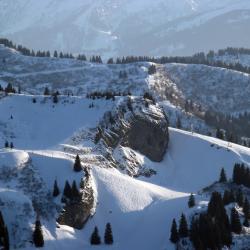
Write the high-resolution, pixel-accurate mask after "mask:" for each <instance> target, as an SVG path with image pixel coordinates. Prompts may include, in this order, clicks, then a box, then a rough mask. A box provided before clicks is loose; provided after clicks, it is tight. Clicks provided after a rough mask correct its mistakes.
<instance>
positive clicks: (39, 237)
mask: <svg viewBox="0 0 250 250" xmlns="http://www.w3.org/2000/svg"><path fill="white" fill-rule="evenodd" d="M33 242H34V244H35V246H36V247H43V246H44V239H43V232H42V226H41V222H40V220H39V219H38V218H37V220H36V224H35V230H34V232H33Z"/></svg>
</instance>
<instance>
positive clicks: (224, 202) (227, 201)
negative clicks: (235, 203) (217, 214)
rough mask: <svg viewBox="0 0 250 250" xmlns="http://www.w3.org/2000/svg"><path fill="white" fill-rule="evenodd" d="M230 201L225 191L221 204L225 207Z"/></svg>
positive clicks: (227, 192) (228, 194)
mask: <svg viewBox="0 0 250 250" xmlns="http://www.w3.org/2000/svg"><path fill="white" fill-rule="evenodd" d="M231 202H232V201H231V197H230V192H229V191H228V190H225V192H224V195H223V204H224V205H225V206H226V205H228V204H230V203H231Z"/></svg>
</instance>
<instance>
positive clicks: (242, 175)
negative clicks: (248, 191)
mask: <svg viewBox="0 0 250 250" xmlns="http://www.w3.org/2000/svg"><path fill="white" fill-rule="evenodd" d="M233 182H234V183H235V184H237V185H244V186H246V187H248V188H250V170H249V168H248V167H247V166H245V164H244V163H241V164H239V163H236V164H235V165H234V170H233Z"/></svg>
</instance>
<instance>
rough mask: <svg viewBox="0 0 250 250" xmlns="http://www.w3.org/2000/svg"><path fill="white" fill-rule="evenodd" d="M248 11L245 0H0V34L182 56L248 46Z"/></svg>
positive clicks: (79, 48)
mask: <svg viewBox="0 0 250 250" xmlns="http://www.w3.org/2000/svg"><path fill="white" fill-rule="evenodd" d="M249 11H250V5H249V1H248V0H237V1H235V0H234V1H233V0H223V1H219V0H180V1H173V0H167V1H165V0H156V1H155V0H154V1H153V0H146V1H145V0H137V1H132V0H96V1H94V2H93V1H89V0H84V1H80V0H74V1H71V2H69V1H68V0H61V1H58V0H43V1H41V0H39V1H34V0H8V1H7V0H1V1H0V30H1V31H0V36H4V37H7V38H11V39H13V40H15V41H16V42H18V43H21V44H23V45H26V46H28V47H30V48H34V49H37V50H38V49H49V50H54V49H57V50H64V51H71V52H78V53H79V52H85V53H87V54H102V55H104V56H106V57H108V56H114V55H129V54H134V55H135V54H136V55H138V54H140V55H154V56H158V55H165V54H179V55H184V54H192V53H194V52H197V51H204V50H209V49H218V48H224V47H227V46H237V47H240V46H248V44H249V36H248V34H247V32H245V30H247V28H248V26H249V20H250V19H249V17H250V12H249ZM211 37H212V38H213V39H208V38H211ZM239 37H240V38H241V39H238V38H239ZM208 41H209V42H208Z"/></svg>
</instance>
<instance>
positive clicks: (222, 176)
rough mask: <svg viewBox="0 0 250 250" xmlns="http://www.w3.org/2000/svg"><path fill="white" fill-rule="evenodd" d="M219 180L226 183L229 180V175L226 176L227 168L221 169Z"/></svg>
mask: <svg viewBox="0 0 250 250" xmlns="http://www.w3.org/2000/svg"><path fill="white" fill-rule="evenodd" d="M219 182H220V183H225V182H227V176H226V173H225V169H224V168H222V169H221V172H220V179H219Z"/></svg>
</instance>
